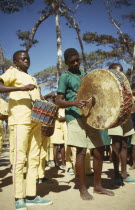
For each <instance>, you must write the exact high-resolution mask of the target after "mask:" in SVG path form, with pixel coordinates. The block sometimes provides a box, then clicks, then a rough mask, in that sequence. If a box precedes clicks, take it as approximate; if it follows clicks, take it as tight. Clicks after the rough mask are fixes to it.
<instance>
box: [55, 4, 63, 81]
mask: <svg viewBox="0 0 135 210" xmlns="http://www.w3.org/2000/svg"><path fill="white" fill-rule="evenodd" d="M55 24H56V38H57V55H58V60H57V84H58V80H59V77H60V74H61V71H62V48H61V30H60V16H59V7H57V9H56V11H55Z"/></svg>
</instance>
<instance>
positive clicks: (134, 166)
mask: <svg viewBox="0 0 135 210" xmlns="http://www.w3.org/2000/svg"><path fill="white" fill-rule="evenodd" d="M132 161H133V165H132V166H131V167H130V170H133V169H135V145H132Z"/></svg>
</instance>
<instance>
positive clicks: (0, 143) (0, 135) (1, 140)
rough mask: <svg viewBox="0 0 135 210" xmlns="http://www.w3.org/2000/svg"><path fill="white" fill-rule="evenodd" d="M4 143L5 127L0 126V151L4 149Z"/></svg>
mask: <svg viewBox="0 0 135 210" xmlns="http://www.w3.org/2000/svg"><path fill="white" fill-rule="evenodd" d="M2 145H3V127H2V126H0V152H1V151H2Z"/></svg>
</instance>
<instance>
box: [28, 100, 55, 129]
mask: <svg viewBox="0 0 135 210" xmlns="http://www.w3.org/2000/svg"><path fill="white" fill-rule="evenodd" d="M57 113H58V106H57V105H55V104H54V103H51V102H48V101H42V100H36V101H35V103H34V105H33V109H32V114H31V120H32V121H34V122H39V123H41V124H43V125H47V126H48V127H49V126H53V125H54V123H55V119H56V117H57Z"/></svg>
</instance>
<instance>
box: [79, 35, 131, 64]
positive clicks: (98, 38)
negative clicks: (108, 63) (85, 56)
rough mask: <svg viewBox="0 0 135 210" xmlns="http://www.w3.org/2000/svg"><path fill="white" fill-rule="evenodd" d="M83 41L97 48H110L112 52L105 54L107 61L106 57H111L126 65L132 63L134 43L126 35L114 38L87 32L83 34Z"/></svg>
mask: <svg viewBox="0 0 135 210" xmlns="http://www.w3.org/2000/svg"><path fill="white" fill-rule="evenodd" d="M123 38H124V39H123ZM83 40H84V41H85V42H86V43H91V44H96V45H97V46H102V45H103V46H105V45H107V46H109V47H111V48H112V50H111V51H110V52H106V56H107V59H108V56H109V57H110V56H111V55H112V58H114V57H118V59H120V58H121V59H124V60H125V61H126V62H127V63H131V61H132V55H133V47H134V41H133V39H132V38H131V37H130V36H129V35H128V34H123V35H118V37H117V38H116V37H113V36H112V35H106V34H101V35H99V34H97V33H96V32H87V33H85V34H83ZM103 53H105V52H103Z"/></svg>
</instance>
